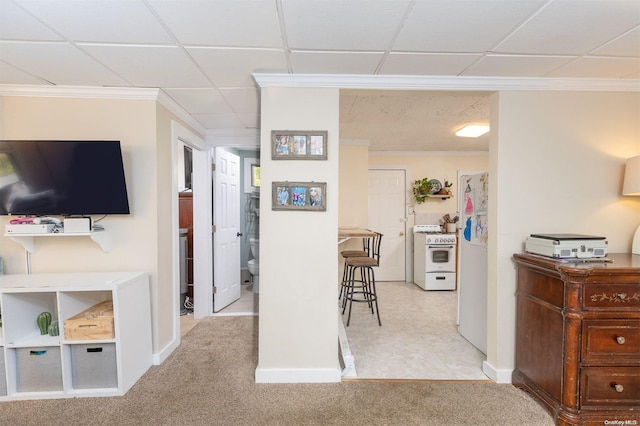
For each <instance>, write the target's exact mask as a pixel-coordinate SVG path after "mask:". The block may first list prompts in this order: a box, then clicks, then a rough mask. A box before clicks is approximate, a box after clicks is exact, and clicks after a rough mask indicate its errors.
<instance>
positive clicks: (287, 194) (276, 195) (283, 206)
mask: <svg viewBox="0 0 640 426" xmlns="http://www.w3.org/2000/svg"><path fill="white" fill-rule="evenodd" d="M271 194H272V195H271V197H272V200H271V210H311V211H322V212H323V211H326V210H327V183H326V182H273V183H272V187H271Z"/></svg>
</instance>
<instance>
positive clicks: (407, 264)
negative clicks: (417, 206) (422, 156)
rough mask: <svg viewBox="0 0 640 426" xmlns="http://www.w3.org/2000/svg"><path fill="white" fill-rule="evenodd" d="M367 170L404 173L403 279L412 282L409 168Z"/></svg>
mask: <svg viewBox="0 0 640 426" xmlns="http://www.w3.org/2000/svg"><path fill="white" fill-rule="evenodd" d="M368 170H401V171H404V176H405V182H404V184H405V191H406V194H405V207H404V211H405V215H406V216H407V221H406V222H405V223H404V237H405V238H404V246H405V247H404V252H405V259H404V269H405V270H404V279H405V282H408V283H410V282H413V256H411V253H412V252H413V238H412V237H413V234H412V233H411V230H412V229H413V224H412V223H410V222H411V219H410V218H409V214H408V212H409V207H410V206H411V204H409V201H410V200H411V197H410V196H409V194H410V193H411V182H412V180H411V168H410V167H409V166H396V165H394V166H384V165H369V167H368Z"/></svg>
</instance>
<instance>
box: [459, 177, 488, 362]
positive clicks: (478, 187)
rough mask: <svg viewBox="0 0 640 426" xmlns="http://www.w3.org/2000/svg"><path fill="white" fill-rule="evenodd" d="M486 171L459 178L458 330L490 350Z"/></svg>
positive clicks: (465, 336)
mask: <svg viewBox="0 0 640 426" xmlns="http://www.w3.org/2000/svg"><path fill="white" fill-rule="evenodd" d="M488 181H489V176H488V174H487V173H473V174H471V173H469V174H464V173H461V174H460V176H459V179H458V184H459V185H458V188H459V197H458V200H459V203H460V206H459V212H460V214H459V216H460V218H461V222H460V236H459V238H458V250H459V252H458V332H459V333H460V334H461V335H462V337H464V338H465V339H466V340H468V341H469V342H470V343H471V344H472V345H473V346H475V347H476V348H478V349H479V350H480V351H481V352H482V353H484V354H486V353H487V236H488V228H487V226H488V222H487V217H488V216H487V209H488V197H487V195H488V183H489V182H488Z"/></svg>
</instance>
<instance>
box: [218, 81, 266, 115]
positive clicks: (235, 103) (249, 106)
mask: <svg viewBox="0 0 640 426" xmlns="http://www.w3.org/2000/svg"><path fill="white" fill-rule="evenodd" d="M220 93H222V96H224V98H225V99H226V100H227V102H228V103H229V105H231V109H232V110H233V112H237V113H244V114H251V115H257V114H258V113H259V111H260V91H259V90H258V88H257V87H238V88H227V89H225V88H223V89H220Z"/></svg>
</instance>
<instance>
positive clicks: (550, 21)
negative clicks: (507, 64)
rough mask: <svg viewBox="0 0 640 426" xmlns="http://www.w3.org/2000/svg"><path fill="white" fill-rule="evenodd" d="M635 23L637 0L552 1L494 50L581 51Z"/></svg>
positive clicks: (639, 10) (639, 18)
mask: <svg viewBox="0 0 640 426" xmlns="http://www.w3.org/2000/svg"><path fill="white" fill-rule="evenodd" d="M638 24H640V2H638V1H637V0H606V1H604V0H600V1H581V2H575V1H567V0H555V1H552V2H549V4H548V5H547V6H546V7H544V8H543V9H542V10H541V11H540V13H538V14H536V15H535V16H534V17H533V18H532V19H531V20H529V21H527V22H526V23H525V24H524V25H523V26H522V27H521V28H519V29H518V30H517V31H515V32H514V33H513V35H511V36H510V37H509V38H507V39H506V40H505V41H504V42H503V43H501V44H500V45H499V46H498V47H496V48H495V49H494V51H496V52H505V53H540V54H554V53H555V54H585V53H588V52H590V51H591V50H593V49H595V48H597V47H599V46H601V45H602V44H604V43H606V42H608V41H609V40H610V39H612V38H614V37H617V36H619V35H621V34H623V33H624V32H626V31H628V30H630V29H632V28H633V27H635V26H637V25H638Z"/></svg>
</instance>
